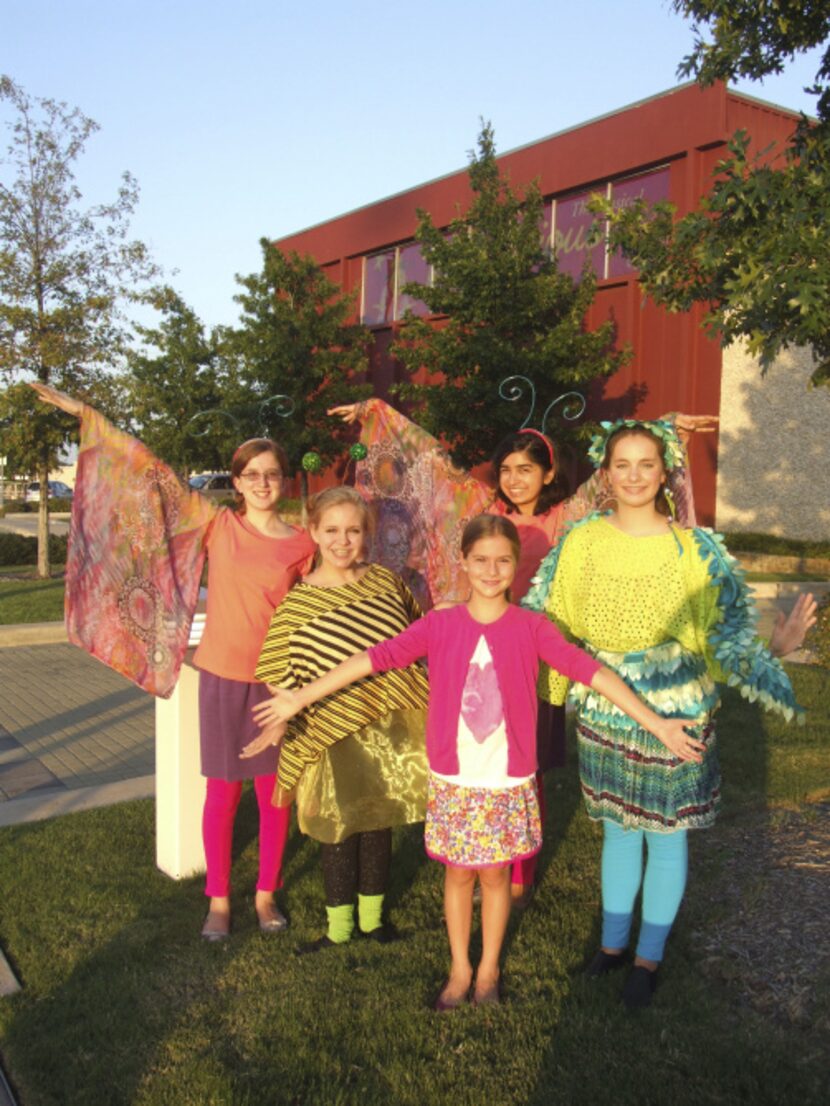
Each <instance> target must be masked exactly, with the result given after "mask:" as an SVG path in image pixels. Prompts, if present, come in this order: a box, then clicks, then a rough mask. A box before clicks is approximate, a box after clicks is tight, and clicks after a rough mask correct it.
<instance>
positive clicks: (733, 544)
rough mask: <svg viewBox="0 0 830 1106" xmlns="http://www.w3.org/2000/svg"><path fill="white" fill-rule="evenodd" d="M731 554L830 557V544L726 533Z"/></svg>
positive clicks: (735, 532)
mask: <svg viewBox="0 0 830 1106" xmlns="http://www.w3.org/2000/svg"><path fill="white" fill-rule="evenodd" d="M723 536H724V538H725V539H726V547H727V549H728V550H729V551H730V553H771V554H773V555H775V556H781V557H830V542H826V541H801V540H800V539H798V538H781V537H778V535H776V534H755V533H752V532H751V531H747V532H742V531H739V530H736V531H725V532H724V535H723Z"/></svg>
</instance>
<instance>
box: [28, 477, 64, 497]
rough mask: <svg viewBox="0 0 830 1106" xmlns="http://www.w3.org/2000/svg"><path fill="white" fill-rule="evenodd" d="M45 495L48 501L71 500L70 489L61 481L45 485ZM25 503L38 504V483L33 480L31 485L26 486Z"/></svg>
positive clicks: (52, 481)
mask: <svg viewBox="0 0 830 1106" xmlns="http://www.w3.org/2000/svg"><path fill="white" fill-rule="evenodd" d="M46 488H47V493H46V494H47V495H48V497H49V499H71V498H72V489H71V488H70V487H69V485H68V484H64V482H63V481H62V480H50V481H48V483H47V485H46ZM26 502H27V503H39V502H40V481H39V480H33V481H32V482H31V484H27V485H26Z"/></svg>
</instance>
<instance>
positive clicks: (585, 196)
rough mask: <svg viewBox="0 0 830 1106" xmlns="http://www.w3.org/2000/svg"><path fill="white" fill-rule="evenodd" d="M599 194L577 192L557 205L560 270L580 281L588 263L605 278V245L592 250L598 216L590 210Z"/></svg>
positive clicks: (555, 240) (555, 245) (555, 243)
mask: <svg viewBox="0 0 830 1106" xmlns="http://www.w3.org/2000/svg"><path fill="white" fill-rule="evenodd" d="M596 191H598V189H596V188H593V189H591V190H590V191H589V192H575V193H571V195H570V196H562V197H561V199H558V200H556V202H555V204H554V233H553V248H554V250H555V252H556V260H557V263H558V265H559V271H560V272H562V273H567V274H568V275H569V276H571V277H573V278H574V280H579V278H580V276H581V275H582V270H583V268H584V266H585V262H586V261H588V262H589V263H590V265H591V268H592V269H593V270H594V274H595V275H596V276H597V277H600V278H601V277H603V276H604V275H605V245H604V243H602V242H599V243H597V245H595V246H594V247H593V248H592V249H589V248H588V233H589V231H590V230H591V224H592V223H593V221H594V216H593V215H592V214H591V212H590V211H589V210H588V200H590V198H591V196H592V194H593V193H594V192H596Z"/></svg>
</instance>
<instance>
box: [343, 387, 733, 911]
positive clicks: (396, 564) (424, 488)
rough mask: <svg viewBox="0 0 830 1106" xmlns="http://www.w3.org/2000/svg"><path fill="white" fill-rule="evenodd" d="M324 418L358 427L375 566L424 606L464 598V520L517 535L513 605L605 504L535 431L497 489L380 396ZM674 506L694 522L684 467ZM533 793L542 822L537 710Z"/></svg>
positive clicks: (700, 419) (547, 738) (557, 751)
mask: <svg viewBox="0 0 830 1106" xmlns="http://www.w3.org/2000/svg"><path fill="white" fill-rule="evenodd" d="M329 414H331V415H336V416H338V417H339V418H341V419H343V421H344V422H346V423H353V422H359V423H360V426H361V435H360V437H361V441H362V442H363V444H364V445H365V446H366V447H367V451H368V452H367V457H366V459H365V461H362V462H360V463H359V464H358V466H357V471H356V476H355V486H356V488H357V489H358V491H360V492H361V494H363V495H364V496H366V497H367V498H369V499H371V500H372V501H373V502H374V504H375V508H376V511H377V516H378V518H377V540H376V542H375V548H374V559H375V560H378V561H380V563H381V564H385V565H386V566H387V567H388V568H391V569H393V570H394V571H395V572H397V573H399V574H400V575H402V576H403V577H404V579H406V581H407V583H408V584H409V586H410V587H411V588H412V590H413V592H415V594H416V595H417V596H418V599H419V601H420V603H421V605H422V607H424V608H425V609H427V608H429V607H430V606H431V605H433V604H434V603H440V602H459V601H463V600H466V599H467V597H468V595H469V583H468V580H467V579H466V577H465V576H464V573H463V572H462V571H461V568H460V565H461V557H460V549H459V542H460V537H461V533H462V531H463V529H464V525H465V523H466V522H467V521H468V520H469V519H471V518H473V517H475V516H476V515H478V514H481V513H487V514H495V515H504V516H507V517H509V518H510V520H511V522H513V523H514V524H515V526H516V528H517V529H518V532H519V539H520V543H521V548H520V556H519V562H518V565H517V568H516V579H515V582H514V585H513V587H512V589H511V597H512V600H513V602H515V603H517V602H519V601H520V600H521V598H522V596H523V595H524V594H525V592H526V591H527V589H528V587H529V586H530V581H531V578H532V577H533V575H534V574H535V572H536V571H537V569H538V567H539V564H540V562H541V560H542V558H543V557H544V556H545V555H546V554H547V552H548V551H549V550H550V549H551V548H552V547H553V546H555V545H556V543H557V542H558V541H559V540H560V538H561V537H562V535H563V533H564V532H565V529H566V527H567V526H568V525H569V524H570V523H572V522H574V521H576V520H578V519H581V518H584V517H585V515H587V514H588V513H590V511H592V510H593V509H595V508H597V507H601V506H603V505H604V504H605V503H606V502H607V498H608V488H607V484H606V481H605V480H604V478H603V477H602V476H601V475H600V476H596V475H595V476H593V477H591V479H590V480H588V481H586V483H584V484H583V485H582V486H581V487H580V488H578V489H577V491H576V492H575V493H574V494H573V495H569V494H568V487H567V481H566V480H565V478H564V474H563V472H562V468H561V465H560V461H559V457H558V451H557V449H556V445H555V443H554V442H553V441H552V440H551V439H550V438H549V437H547V436H546V435H545V434H542V433H541V432H540V431H538V430H529V429H523V430H519V431H516V433H514V434H509V435H508V436H507V437H506V438H504V439H503V440H502V441H501V442H499V444H498V445H497V446H496V449H495V451H494V453H493V455H492V466H493V473H494V477H495V482H496V490H495V492H494V491H493V489H492V488H491V487H490V486H489V485H488V484H486V483H484V482H483V481H481V480H477V479H476V478H475V477H473V476H471V475H470V474H469V473H466V472H464V471H463V470H461V469H458V468H456V466H455V465H454V464H453V463H452V461H451V460H450V458H449V456H448V454H447V453H446V451H445V450H444V449H443V448H442V446H441V445H440V443H439V442H438V441H437V440H436V439H435V438H433V437H432V436H431V435H430V434H427V433H426V431H424V430H422V429H421V428H420V427H419V426H417V425H416V424H415V423H413V422H410V420H409V419H407V418H405V416H403V415H402V414H401V413H400V412H399V411H396V410H395V409H394V408H392V407H390V406H389V405H388V404H386V403H384V402H383V400H380V399H368V400H365V401H364V402H362V403H355V404H349V405H346V406H343V407H335V408H333V409H332V410H331V411H329ZM677 422H678V426H679V427H681V428H682V429H683V430H684V432H686V433H690V432H692V431H694V430H702V431H707V430H712V429H714V426H715V424H716V423H717V419H715V418H710V417H709V416H685V415H678V416H677ZM672 482H673V484H674V486H675V489H676V494H675V499H676V501H677V503H678V505H679V506H680V508H681V510H682V521H683V522H684V524H689V525H690V524H692V523H693V522H694V509H693V506H692V495H691V485H690V482H689V481H688V474H687V473H686V470H685V469H683V470H682V471H678V472H677V473H675V474H674V476H673V478H672ZM537 742H538V748H537V760H538V765H539V776H538V785H539V796H540V803H541V805H542V815H543V819H544V789H543V787H542V775H543V773H544V772H545V771H547V770H548V769H550V768H552V767H558V766H561V765H563V764H564V763H565V715H564V710H562V709H561V708H559V707H551V705H550V704H549V703H540V706H539V712H538V721H537ZM536 866H537V856H536V855H535V854H534V855H533V856H530V857H528V858H526V859H524V860H520V861H517V862H516V863H515V864H514V865H513V869H512V894H513V899H514V902H515V904H516V905H517V906H519V907H522V906H524V905H526V904H527V902H529V900H530V898H531V896H532V893H533V886H534V881H535V875H536Z"/></svg>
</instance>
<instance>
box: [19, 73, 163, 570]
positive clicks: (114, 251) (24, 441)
mask: <svg viewBox="0 0 830 1106" xmlns="http://www.w3.org/2000/svg"><path fill="white" fill-rule="evenodd" d="M0 109H3V110H4V115H5V118H4V123H5V126H6V129H7V131H8V134H9V139H8V145H7V147H6V149H5V151H4V152H3V153H2V154H0V376H2V378H3V380H4V382H5V383H6V385H7V386H8V387H7V389H6V391H5V392H4V394H3V396H2V403H0V420H2V424H3V426H4V430H3V440H4V445H3V448H4V450H5V449H6V448H7V446H8V450H7V451H8V452H9V453H10V454H12V455H13V456H14V458H15V461H16V464H17V465H18V466H19V467H20V468H21V469H23V470H28V471H29V472H32V473H34V474H35V475H36V476H37V477H38V479H39V480H40V481H41V483H42V484H43V483H45V481H46V479H47V478H48V473H49V469H50V468H51V467H53V466H54V465H55V463H56V461H57V455H58V452H59V449H60V447H61V446H62V445H63V444H64V443H65V442H66V441H67V438H68V436H69V434H70V428H71V426H72V423H71V422H70V421H68V420H66V419H65V418H64V417H61V416H59V415H56V414H54V413H52V412H48V411H45V410H44V409H43V407H42V405H39V404H37V403H36V402H35V400H34V395H33V393H32V392H31V390H30V389H28V388H19V387H13V386H12V385H14V383H15V382H16V381H21V380H27V379H33V378H36V379H38V380H41V381H42V382H44V383H48V384H53V385H55V386H57V387H59V388H64V389H66V390H67V391H69V392H71V393H73V394H77V395H80V396H82V397H85V398H86V397H88V398H91V399H96V398H100V396H101V395H102V394H103V393H104V392H105V391H106V384H105V382H104V375H105V374H104V370H105V369H106V368H107V367H109V366H111V365H112V364H113V363H114V362H115V360H116V359H117V357H118V356H119V354H120V353H121V352H122V350H123V348H124V343H125V340H126V335H127V330H126V327H125V325H124V320H123V316H122V312H121V307H122V304H123V301H124V299H125V297H127V296H129V294H130V292H131V291H132V290H133V288H134V287H135V286H136V283H137V282H142V281H147V280H149V279H151V278H152V277H154V275H155V268H154V266H153V265H152V264H151V262H150V260H149V258H148V255H147V251H146V249H145V247H144V246H143V245H142V244H141V243H140V242H134V241H130V240H129V239H128V231H129V220H130V215H131V214H132V211H133V209H134V208H135V205H136V203H137V200H138V188H137V185H136V183H135V181H134V180H133V178H132V177H131V176H130V175H129V174H128V173H125V174H124V175H123V177H122V179H121V185H120V187H119V190H118V194H117V196H116V198H115V199H114V200H113V201H112V202H111V203H105V204H96V205H92V206H87V207H84V206H82V203H81V201H82V196H81V193H80V191H79V189H78V187H77V185H76V184H75V178H74V173H73V169H74V165H75V162H76V161H77V159H78V158H79V157H80V156H81V155H82V154H83V152H84V148H85V146H86V143H87V141H88V140H89V138H90V137H91V136H92V134H93V133H94V132H95V131H96V130H97V129H98V127H97V124H96V123H94V122H93V120H91V119H89V118H87V116H85V115H84V114H83V113H82V112H81V111H79V110H78V109H77V108H69V107H68V106H67V105H66V104H64V103H59V102H57V101H55V100H49V99H41V98H33V97H30V96H29V95H28V94H27V93H26V92H25V91H24V90H23V89H22V88H20V87H19V86H18V85H16V84H15V83H14V82H13V81H12V80H11V79H10V78H8V77H0ZM47 533H48V516H47V505H46V501H45V499H42V500H41V512H40V525H39V545H40V559H39V570H40V572H41V573H42V574H46V573H48V570H49V561H48V544H47V541H46V537H47Z"/></svg>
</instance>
